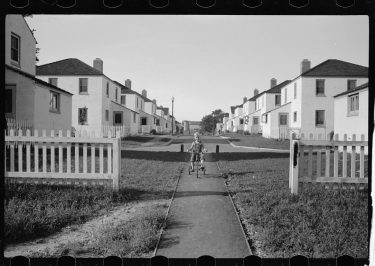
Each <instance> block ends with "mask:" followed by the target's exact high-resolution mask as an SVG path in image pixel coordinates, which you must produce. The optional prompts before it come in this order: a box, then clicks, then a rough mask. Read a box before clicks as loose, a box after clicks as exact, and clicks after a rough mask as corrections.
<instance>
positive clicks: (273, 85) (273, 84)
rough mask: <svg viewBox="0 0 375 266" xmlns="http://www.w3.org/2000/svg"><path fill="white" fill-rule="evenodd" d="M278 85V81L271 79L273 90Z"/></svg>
mask: <svg viewBox="0 0 375 266" xmlns="http://www.w3.org/2000/svg"><path fill="white" fill-rule="evenodd" d="M276 85H277V79H275V78H272V79H271V88H273V87H275V86H276Z"/></svg>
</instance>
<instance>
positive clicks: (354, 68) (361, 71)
mask: <svg viewBox="0 0 375 266" xmlns="http://www.w3.org/2000/svg"><path fill="white" fill-rule="evenodd" d="M301 76H302V77H368V68H367V67H364V66H360V65H356V64H352V63H349V62H345V61H341V60H337V59H328V60H326V61H324V62H323V63H320V64H319V65H317V66H315V67H313V68H311V69H310V70H308V71H306V72H304V73H302V74H301Z"/></svg>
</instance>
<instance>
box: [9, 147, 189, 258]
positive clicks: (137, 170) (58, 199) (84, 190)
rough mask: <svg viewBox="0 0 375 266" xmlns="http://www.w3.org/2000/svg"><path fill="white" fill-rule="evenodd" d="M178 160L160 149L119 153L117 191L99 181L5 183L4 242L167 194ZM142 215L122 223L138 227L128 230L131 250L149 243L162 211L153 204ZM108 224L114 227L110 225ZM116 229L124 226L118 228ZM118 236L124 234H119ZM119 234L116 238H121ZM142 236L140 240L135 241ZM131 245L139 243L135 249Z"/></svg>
mask: <svg viewBox="0 0 375 266" xmlns="http://www.w3.org/2000/svg"><path fill="white" fill-rule="evenodd" d="M140 157H143V156H140ZM105 164H106V163H105ZM105 164H104V165H105ZM184 165H185V163H184V162H179V161H170V160H167V161H166V162H164V161H163V157H162V155H159V156H158V158H157V159H154V160H152V159H150V158H146V159H142V158H129V157H126V154H125V156H123V158H122V176H121V179H120V191H119V192H118V193H116V194H112V190H110V189H108V188H105V187H72V186H51V185H31V184H7V185H6V187H5V191H4V192H5V197H4V198H5V216H4V222H5V223H4V225H5V226H4V235H5V242H6V243H7V244H10V243H18V242H24V241H28V240H32V239H35V238H38V237H43V236H48V235H50V234H53V233H55V232H58V231H59V230H60V229H62V228H63V227H65V226H67V225H71V224H81V223H83V222H85V221H87V220H89V219H91V218H93V217H95V216H97V215H99V214H100V213H103V211H104V212H105V211H108V210H110V209H112V208H113V207H115V206H119V205H123V204H126V203H127V202H131V201H135V200H137V201H139V200H141V201H142V200H154V199H155V200H157V199H167V198H170V197H171V195H172V193H173V190H174V188H175V184H176V181H177V179H178V176H179V175H180V170H181V169H182V166H184ZM144 215H145V217H146V218H145V217H143V218H144V220H145V221H146V222H144V223H143V224H139V220H136V221H134V222H131V223H129V225H128V226H127V227H124V228H123V229H122V230H125V231H127V230H132V231H134V230H133V229H134V228H135V227H134V226H136V228H138V229H136V230H135V231H136V232H138V235H132V238H133V240H134V239H135V240H134V241H136V242H137V241H138V242H137V243H138V244H134V243H133V244H129V245H130V246H132V247H134V248H135V249H133V250H132V252H136V253H137V252H138V251H139V252H144V251H145V249H152V248H153V247H154V244H155V243H154V242H155V237H156V234H157V232H158V228H159V227H160V226H161V223H162V220H163V219H164V213H163V212H159V213H158V214H157V215H156V214H155V211H154V210H150V212H149V213H144ZM161 217H163V219H161ZM143 218H142V217H141V218H139V217H138V218H136V219H143ZM155 223H156V224H157V225H158V226H159V227H158V226H156V225H155ZM131 224H133V225H131ZM137 224H138V225H137ZM137 226H138V227H137ZM108 230H109V229H107V231H106V232H107V233H108ZM114 230H119V229H118V228H117V229H116V228H114ZM145 232H150V234H147V233H145ZM151 232H153V233H152V234H151ZM128 233H130V232H128ZM122 234H125V232H124V231H122ZM141 234H143V235H142V236H141ZM124 239H130V238H129V237H125V236H124ZM124 239H122V240H121V241H125V240H124ZM142 239H143V240H142ZM150 239H153V240H152V241H151V240H150ZM108 241H109V240H108ZM129 241H130V240H129ZM142 241H143V243H142V244H140V242H142ZM129 243H130V242H129ZM147 243H148V244H147ZM108 245H109V244H108ZM137 247H139V250H138V251H137V249H136V248H137ZM126 250H129V249H128V248H127V249H126ZM98 252H99V251H98ZM125 253H126V252H125V251H124V252H122V253H121V254H122V255H124V256H125Z"/></svg>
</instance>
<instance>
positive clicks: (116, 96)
mask: <svg viewBox="0 0 375 266" xmlns="http://www.w3.org/2000/svg"><path fill="white" fill-rule="evenodd" d="M115 100H116V102H117V101H118V88H116V91H115Z"/></svg>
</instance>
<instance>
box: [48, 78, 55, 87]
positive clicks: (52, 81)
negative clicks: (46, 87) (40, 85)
mask: <svg viewBox="0 0 375 266" xmlns="http://www.w3.org/2000/svg"><path fill="white" fill-rule="evenodd" d="M48 83H49V84H51V85H53V86H56V87H57V78H49V79H48Z"/></svg>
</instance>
